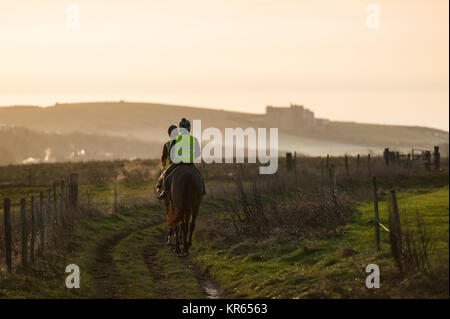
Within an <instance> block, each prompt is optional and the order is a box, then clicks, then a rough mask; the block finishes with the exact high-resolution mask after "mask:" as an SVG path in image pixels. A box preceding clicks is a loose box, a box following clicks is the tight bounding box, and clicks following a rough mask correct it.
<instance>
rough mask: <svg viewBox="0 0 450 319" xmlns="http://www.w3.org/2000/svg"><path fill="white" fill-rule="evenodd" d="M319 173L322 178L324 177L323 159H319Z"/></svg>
mask: <svg viewBox="0 0 450 319" xmlns="http://www.w3.org/2000/svg"><path fill="white" fill-rule="evenodd" d="M320 172H321V174H322V177H324V176H325V174H324V172H323V158H320Z"/></svg>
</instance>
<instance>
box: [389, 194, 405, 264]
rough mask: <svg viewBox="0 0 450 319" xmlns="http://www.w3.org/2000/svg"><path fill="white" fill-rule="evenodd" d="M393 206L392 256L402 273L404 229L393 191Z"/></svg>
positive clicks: (391, 209) (391, 227) (391, 222)
mask: <svg viewBox="0 0 450 319" xmlns="http://www.w3.org/2000/svg"><path fill="white" fill-rule="evenodd" d="M390 195H391V205H390V207H389V208H390V209H389V225H390V229H391V231H390V233H389V234H390V242H391V251H392V256H394V259H395V261H396V263H397V266H398V268H399V270H400V271H401V272H403V271H404V261H403V242H402V228H401V224H400V216H399V213H398V205H397V196H396V193H395V190H391V193H390Z"/></svg>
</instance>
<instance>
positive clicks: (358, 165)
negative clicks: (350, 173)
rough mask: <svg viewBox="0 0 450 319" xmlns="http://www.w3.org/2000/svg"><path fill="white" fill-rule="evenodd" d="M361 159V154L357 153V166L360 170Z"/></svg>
mask: <svg viewBox="0 0 450 319" xmlns="http://www.w3.org/2000/svg"><path fill="white" fill-rule="evenodd" d="M360 160H361V155H359V154H358V155H357V156H356V168H357V169H358V170H359V168H360Z"/></svg>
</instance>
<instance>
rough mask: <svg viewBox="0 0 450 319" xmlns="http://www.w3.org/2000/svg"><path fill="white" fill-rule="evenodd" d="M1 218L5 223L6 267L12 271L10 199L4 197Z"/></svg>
mask: <svg viewBox="0 0 450 319" xmlns="http://www.w3.org/2000/svg"><path fill="white" fill-rule="evenodd" d="M3 218H4V223H5V224H4V225H5V251H6V255H5V256H6V268H7V270H8V272H9V273H10V272H12V244H11V201H10V200H9V198H5V199H4V201H3Z"/></svg>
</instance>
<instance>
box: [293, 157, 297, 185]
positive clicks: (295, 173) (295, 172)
mask: <svg viewBox="0 0 450 319" xmlns="http://www.w3.org/2000/svg"><path fill="white" fill-rule="evenodd" d="M293 164H294V176H295V185H297V152H296V151H294V163H293Z"/></svg>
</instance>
